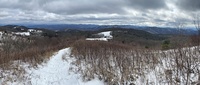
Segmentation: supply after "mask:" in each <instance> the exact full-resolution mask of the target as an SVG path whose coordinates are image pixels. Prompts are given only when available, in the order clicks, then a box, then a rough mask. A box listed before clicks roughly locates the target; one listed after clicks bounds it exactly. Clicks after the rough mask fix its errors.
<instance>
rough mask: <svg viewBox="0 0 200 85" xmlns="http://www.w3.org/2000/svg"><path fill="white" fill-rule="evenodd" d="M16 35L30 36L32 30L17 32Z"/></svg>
mask: <svg viewBox="0 0 200 85" xmlns="http://www.w3.org/2000/svg"><path fill="white" fill-rule="evenodd" d="M14 34H16V35H22V36H30V35H31V34H30V32H15V33H14Z"/></svg>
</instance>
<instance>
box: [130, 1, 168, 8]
mask: <svg viewBox="0 0 200 85" xmlns="http://www.w3.org/2000/svg"><path fill="white" fill-rule="evenodd" d="M127 1H128V2H129V6H130V7H132V8H134V9H135V8H136V9H142V10H147V9H162V8H165V7H166V3H165V0H127Z"/></svg>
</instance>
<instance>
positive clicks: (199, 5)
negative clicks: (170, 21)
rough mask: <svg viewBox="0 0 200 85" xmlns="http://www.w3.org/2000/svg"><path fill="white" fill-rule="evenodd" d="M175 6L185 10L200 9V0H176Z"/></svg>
mask: <svg viewBox="0 0 200 85" xmlns="http://www.w3.org/2000/svg"><path fill="white" fill-rule="evenodd" d="M176 4H177V6H178V7H179V8H180V9H182V10H186V11H200V0H177V2H176Z"/></svg>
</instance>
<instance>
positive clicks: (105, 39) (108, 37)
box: [86, 31, 113, 41]
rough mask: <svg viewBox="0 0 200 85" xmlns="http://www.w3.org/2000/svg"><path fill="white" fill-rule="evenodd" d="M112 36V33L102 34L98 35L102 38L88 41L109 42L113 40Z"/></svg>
mask: <svg viewBox="0 0 200 85" xmlns="http://www.w3.org/2000/svg"><path fill="white" fill-rule="evenodd" d="M111 34H112V31H106V32H100V33H98V34H96V35H98V36H100V38H86V40H99V41H108V40H109V39H113V36H112V35H111Z"/></svg>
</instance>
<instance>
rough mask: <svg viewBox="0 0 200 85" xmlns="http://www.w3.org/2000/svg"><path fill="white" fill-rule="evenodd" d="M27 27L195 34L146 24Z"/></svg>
mask: <svg viewBox="0 0 200 85" xmlns="http://www.w3.org/2000/svg"><path fill="white" fill-rule="evenodd" d="M27 27H29V28H46V29H51V30H58V31H64V30H68V29H77V30H82V31H96V30H100V29H105V28H125V29H138V30H143V31H146V32H149V33H152V34H180V33H184V34H185V35H193V34H197V31H196V30H194V29H181V30H179V29H176V28H167V27H165V28H164V27H163V28H161V27H148V26H133V25H92V24H51V25H42V24H41V25H27Z"/></svg>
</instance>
